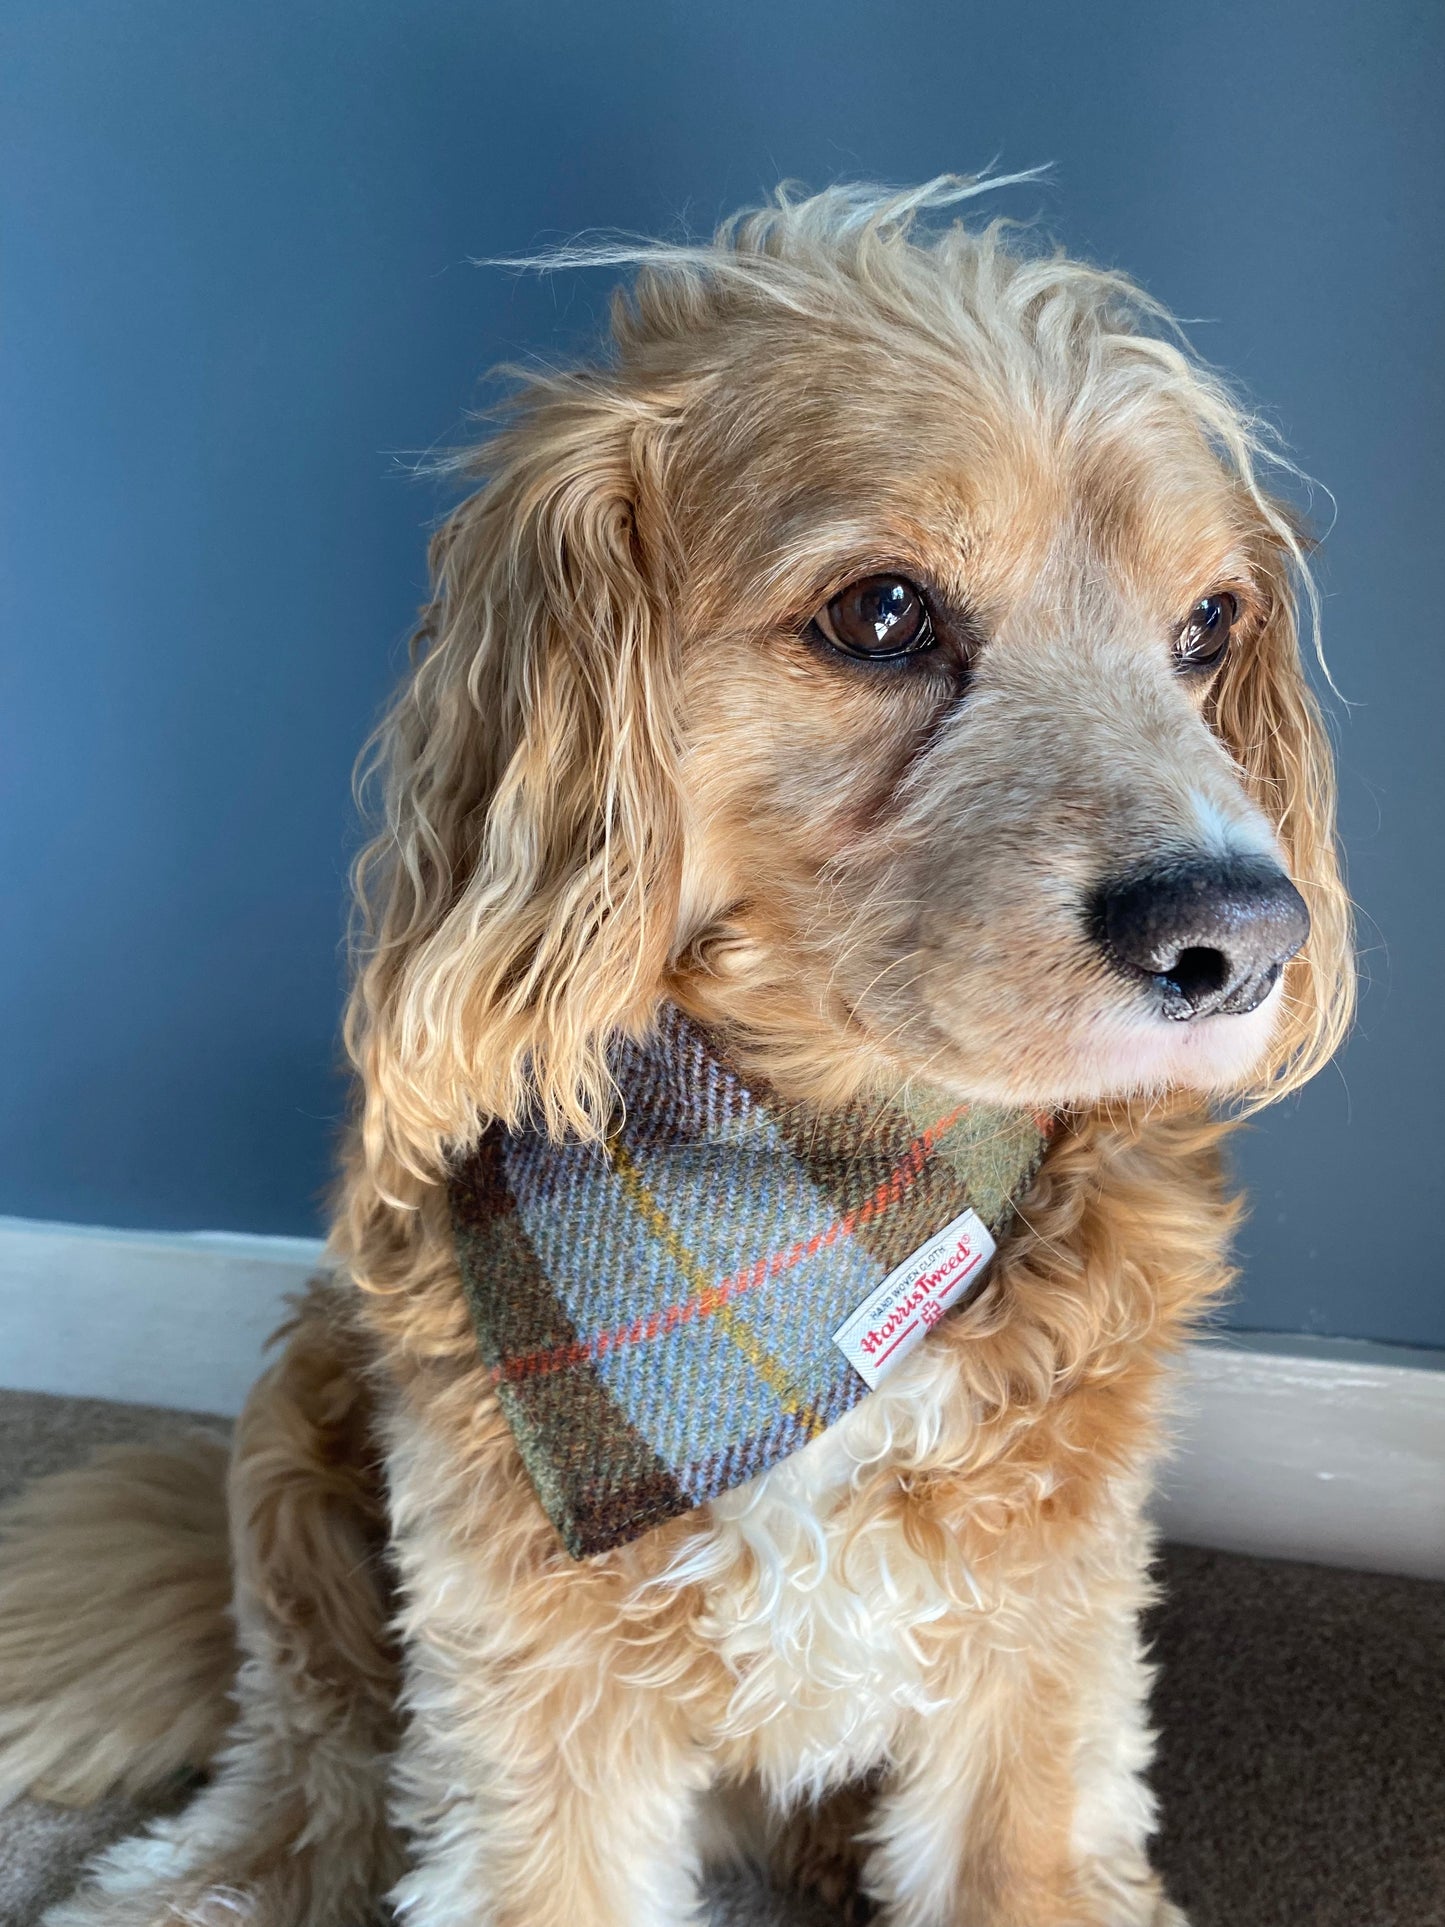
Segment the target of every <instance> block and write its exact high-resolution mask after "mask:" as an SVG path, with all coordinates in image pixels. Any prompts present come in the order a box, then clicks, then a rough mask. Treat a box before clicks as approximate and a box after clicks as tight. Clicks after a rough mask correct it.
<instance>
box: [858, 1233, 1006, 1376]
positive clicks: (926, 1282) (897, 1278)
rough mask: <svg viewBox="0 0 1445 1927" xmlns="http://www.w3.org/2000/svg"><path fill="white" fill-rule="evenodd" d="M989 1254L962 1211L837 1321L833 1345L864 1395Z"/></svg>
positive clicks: (985, 1236)
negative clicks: (857, 1377) (863, 1386)
mask: <svg viewBox="0 0 1445 1927" xmlns="http://www.w3.org/2000/svg"><path fill="white" fill-rule="evenodd" d="M994 1250H995V1246H994V1242H993V1239H992V1238H991V1237H990V1236H989V1231H988V1226H987V1225H986V1224H985V1223H984V1221H983V1219H982V1218H981V1217H980V1216H979V1215H978V1213H977V1212H976V1211H965V1212H964V1213H963V1215H962V1217H958V1218H955V1219H954V1221H953V1223H952V1224H946V1225H945V1226H944V1227H943V1229H942V1231H938V1232H935V1233H934V1235H933V1236H932V1237H931V1238H930V1239H929V1240H928V1243H927V1244H925V1245H920V1246H919V1247H918V1249H917V1251H915V1252H914V1254H913V1256H912V1257H911V1258H905V1259H904V1260H903V1263H902V1264H901V1265H899V1266H898V1267H897V1269H896V1270H894V1271H890V1272H889V1274H888V1276H887V1277H886V1278H885V1279H884V1280H883V1283H882V1284H881V1285H880V1286H879V1287H878V1289H877V1290H876V1291H872V1292H870V1293H869V1294H868V1296H867V1297H866V1298H865V1299H864V1300H863V1303H862V1304H861V1305H860V1306H859V1307H858V1309H857V1311H855V1312H853V1313H852V1314H851V1316H850V1317H848V1318H846V1319H845V1320H844V1321H843V1323H842V1324H841V1325H840V1326H839V1327H838V1329H837V1331H835V1332H834V1334H833V1343H834V1344H835V1345H836V1346H837V1347H838V1349H839V1351H841V1352H842V1354H843V1356H844V1357H845V1358H846V1359H847V1360H848V1363H849V1364H850V1365H851V1366H852V1367H853V1369H854V1371H856V1372H857V1373H858V1374H859V1375H860V1376H861V1377H862V1378H863V1380H864V1381H865V1382H866V1384H867V1385H868V1387H869V1389H870V1390H872V1389H873V1387H874V1386H876V1385H877V1384H878V1383H879V1381H880V1380H881V1379H884V1378H886V1377H887V1375H888V1373H889V1372H891V1371H892V1370H893V1367H894V1366H895V1365H898V1364H901V1363H902V1361H903V1360H904V1359H905V1358H907V1356H908V1354H909V1353H910V1352H911V1351H913V1350H914V1349H915V1348H916V1347H917V1346H919V1345H921V1344H922V1343H923V1341H924V1339H925V1338H926V1337H927V1336H928V1334H929V1332H930V1331H931V1330H932V1329H933V1327H934V1326H935V1325H936V1324H937V1323H938V1321H939V1319H940V1318H942V1316H943V1314H944V1313H945V1312H946V1311H947V1310H948V1308H949V1307H950V1305H956V1304H957V1303H958V1301H959V1299H960V1298H962V1297H963V1296H964V1294H965V1293H966V1292H967V1290H968V1289H969V1286H970V1285H971V1284H972V1283H973V1281H974V1279H975V1278H977V1276H978V1274H979V1272H980V1271H982V1269H983V1267H984V1266H985V1265H986V1264H987V1263H988V1261H989V1259H990V1258H991V1257H992V1256H993V1254H994Z"/></svg>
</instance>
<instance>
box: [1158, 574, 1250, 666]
mask: <svg viewBox="0 0 1445 1927" xmlns="http://www.w3.org/2000/svg"><path fill="white" fill-rule="evenodd" d="M1238 620H1239V603H1238V601H1237V600H1236V598H1235V597H1234V596H1232V595H1230V594H1229V593H1228V592H1227V591H1221V592H1220V593H1219V594H1218V595H1207V596H1204V597H1203V598H1202V599H1201V600H1200V601H1198V602H1196V603H1195V605H1194V607H1193V608H1192V609H1191V610H1190V611H1189V615H1188V618H1187V620H1186V621H1185V623H1184V626H1183V628H1182V629H1180V631H1179V635H1178V637H1177V639H1176V641H1175V644H1174V655H1175V659H1176V660H1177V661H1178V663H1179V664H1180V666H1181V668H1184V669H1212V668H1213V667H1214V666H1215V664H1216V663H1217V662H1220V661H1222V660H1223V657H1224V652H1225V650H1226V649H1227V648H1228V647H1229V633H1230V631H1231V630H1232V629H1233V627H1234V625H1235V623H1236V622H1238Z"/></svg>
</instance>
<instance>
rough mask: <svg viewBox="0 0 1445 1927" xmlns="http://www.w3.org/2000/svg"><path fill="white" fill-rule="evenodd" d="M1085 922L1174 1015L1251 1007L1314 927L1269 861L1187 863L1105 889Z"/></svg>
mask: <svg viewBox="0 0 1445 1927" xmlns="http://www.w3.org/2000/svg"><path fill="white" fill-rule="evenodd" d="M1089 918H1090V926H1091V929H1092V933H1093V936H1094V939H1095V941H1096V942H1097V943H1098V944H1099V946H1100V948H1101V949H1102V950H1103V951H1104V952H1105V954H1106V955H1107V956H1108V957H1109V959H1110V961H1111V962H1113V963H1114V964H1116V965H1117V966H1119V967H1121V968H1123V969H1124V970H1125V971H1127V972H1128V974H1129V975H1130V976H1133V977H1136V978H1143V979H1144V980H1146V982H1147V983H1148V984H1149V986H1150V988H1151V990H1152V992H1153V993H1154V995H1155V996H1156V997H1157V999H1158V1003H1157V1008H1158V1009H1159V1010H1160V1012H1161V1013H1162V1014H1163V1015H1164V1016H1166V1017H1176V1018H1188V1017H1205V1016H1209V1015H1211V1014H1212V1013H1215V1012H1219V1013H1223V1014H1228V1015H1238V1014H1240V1013H1241V1012H1244V1011H1248V1010H1253V1009H1255V1008H1256V1006H1257V1005H1259V1004H1261V1003H1263V1001H1264V999H1265V998H1266V997H1267V996H1268V995H1269V993H1270V991H1271V990H1272V989H1273V987H1274V985H1275V983H1276V982H1277V981H1278V979H1279V974H1280V971H1281V970H1282V969H1283V967H1284V965H1285V964H1286V963H1287V962H1288V960H1289V959H1290V958H1291V957H1292V956H1293V955H1294V954H1295V952H1296V951H1297V950H1298V949H1299V947H1300V945H1301V944H1302V943H1303V942H1304V940H1305V938H1306V937H1307V936H1308V935H1309V928H1310V920H1309V912H1308V911H1307V910H1306V908H1305V904H1304V899H1303V898H1302V897H1301V896H1300V894H1299V892H1298V890H1296V889H1295V887H1294V885H1293V884H1292V883H1291V882H1290V880H1289V878H1288V877H1287V876H1286V875H1285V874H1284V872H1283V870H1281V869H1280V867H1279V865H1278V864H1277V863H1273V862H1271V861H1270V860H1269V859H1268V858H1266V857H1192V858H1183V859H1180V860H1178V861H1176V862H1174V863H1171V864H1168V865H1165V866H1162V867H1161V868H1159V869H1157V870H1149V871H1146V872H1144V873H1143V874H1136V875H1134V876H1130V877H1125V878H1121V879H1119V880H1117V881H1112V882H1108V883H1105V884H1103V885H1102V886H1101V887H1100V888H1099V889H1098V890H1097V891H1096V892H1095V893H1094V897H1093V899H1092V902H1091V905H1090V911H1089Z"/></svg>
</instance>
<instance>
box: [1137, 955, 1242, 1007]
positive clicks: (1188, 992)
mask: <svg viewBox="0 0 1445 1927" xmlns="http://www.w3.org/2000/svg"><path fill="white" fill-rule="evenodd" d="M1150 974H1151V975H1152V974H1154V973H1152V972H1151V973H1150ZM1158 974H1159V975H1160V976H1161V977H1166V978H1167V979H1168V980H1169V982H1170V983H1171V984H1172V985H1173V986H1174V988H1175V989H1176V990H1177V991H1178V992H1179V994H1180V996H1181V997H1184V998H1186V999H1187V1000H1188V1001H1189V1003H1190V1004H1191V1005H1193V1006H1194V1007H1195V1008H1197V1007H1198V1005H1199V1003H1200V1001H1201V1000H1202V999H1203V998H1205V997H1213V996H1214V995H1215V994H1216V993H1217V992H1219V991H1221V990H1223V988H1224V986H1225V985H1226V984H1227V983H1228V982H1229V959H1228V958H1227V957H1226V956H1225V954H1224V952H1223V951H1222V950H1204V949H1200V948H1198V947H1192V948H1190V949H1188V950H1181V951H1180V953H1179V955H1178V957H1177V959H1176V960H1175V961H1174V963H1173V964H1171V965H1170V967H1169V969H1168V970H1163V971H1160V972H1159V973H1158Z"/></svg>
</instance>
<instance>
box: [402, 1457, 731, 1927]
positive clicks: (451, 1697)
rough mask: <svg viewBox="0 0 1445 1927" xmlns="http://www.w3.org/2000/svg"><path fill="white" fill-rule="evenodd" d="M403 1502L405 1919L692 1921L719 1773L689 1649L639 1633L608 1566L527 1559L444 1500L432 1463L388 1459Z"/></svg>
mask: <svg viewBox="0 0 1445 1927" xmlns="http://www.w3.org/2000/svg"><path fill="white" fill-rule="evenodd" d="M509 1469H510V1468H503V1469H500V1470H499V1477H500V1478H504V1479H505V1478H506V1477H508V1473H509ZM393 1495H394V1500H395V1503H396V1509H397V1513H398V1516H399V1520H400V1530H399V1532H398V1535H397V1552H398V1558H399V1564H400V1566H401V1569H402V1574H403V1580H404V1594H405V1606H404V1612H403V1620H402V1633H403V1641H404V1649H405V1651H404V1665H405V1684H404V1688H403V1705H404V1710H405V1718H406V1729H405V1734H404V1738H403V1742H402V1745H401V1749H400V1753H399V1757H398V1760H397V1763H396V1772H395V1781H394V1784H395V1788H396V1794H395V1801H394V1812H395V1815H396V1818H397V1820H398V1822H399V1823H400V1826H401V1828H402V1831H403V1833H404V1835H405V1836H406V1838H407V1842H408V1848H409V1855H410V1859H411V1870H410V1871H409V1872H408V1873H407V1874H406V1875H405V1876H404V1878H403V1879H402V1881H401V1883H400V1884H399V1886H398V1887H397V1888H396V1890H395V1892H394V1894H393V1896H392V1900H393V1905H394V1906H395V1908H396V1910H397V1913H398V1917H399V1920H400V1922H401V1923H403V1927H685V1924H686V1927H690V1924H691V1923H693V1922H695V1921H696V1920H697V1919H698V1918H699V1913H698V1909H699V1900H698V1839H697V1833H698V1829H697V1826H696V1824H695V1822H696V1810H697V1806H698V1800H699V1796H700V1795H701V1793H702V1792H703V1790H704V1789H705V1788H706V1786H707V1785H708V1784H709V1782H710V1780H711V1777H712V1775H711V1769H710V1767H709V1765H708V1762H707V1760H706V1757H705V1755H704V1753H703V1751H702V1749H701V1748H700V1747H699V1746H697V1745H696V1744H695V1742H694V1740H693V1737H692V1730H691V1727H690V1724H689V1719H688V1708H689V1704H690V1697H689V1694H688V1692H687V1690H686V1683H685V1681H683V1680H681V1679H679V1678H677V1677H675V1676H674V1674H675V1670H676V1669H675V1667H672V1668H671V1670H670V1662H671V1661H673V1660H675V1659H676V1658H677V1649H676V1648H665V1649H664V1651H663V1652H662V1654H661V1655H659V1653H658V1651H657V1650H656V1649H654V1648H652V1647H650V1646H649V1643H648V1641H647V1638H646V1633H645V1629H642V1632H641V1636H639V1628H638V1627H637V1626H636V1625H635V1624H634V1623H632V1622H630V1621H627V1620H626V1619H625V1616H624V1615H623V1614H622V1612H621V1611H620V1610H619V1606H618V1594H617V1591H616V1589H614V1588H613V1587H611V1586H610V1584H609V1582H608V1579H607V1576H606V1575H600V1574H598V1573H596V1572H594V1571H592V1570H589V1569H588V1568H585V1567H583V1568H576V1567H569V1566H568V1565H566V1564H565V1563H561V1562H557V1561H555V1560H553V1559H551V1558H545V1559H544V1558H541V1557H540V1556H535V1555H534V1556H528V1553H525V1552H524V1553H522V1554H520V1555H519V1556H517V1555H518V1535H517V1533H516V1532H515V1530H514V1527H515V1525H516V1513H515V1510H514V1511H512V1512H511V1514H510V1516H509V1517H507V1518H503V1517H501V1516H500V1514H501V1511H502V1508H501V1507H498V1509H497V1511H490V1510H488V1509H486V1508H484V1507H483V1506H480V1505H478V1504H477V1503H476V1502H475V1500H474V1499H473V1500H469V1501H468V1502H467V1503H465V1504H461V1505H454V1504H452V1503H451V1502H450V1496H449V1493H448V1481H447V1479H446V1477H445V1472H444V1468H443V1466H442V1465H440V1464H439V1463H438V1462H437V1461H436V1460H435V1459H433V1458H431V1456H430V1455H429V1454H424V1455H419V1456H418V1457H417V1458H415V1459H412V1458H411V1457H410V1455H409V1454H407V1455H402V1457H401V1458H400V1460H399V1461H398V1462H395V1463H394V1466H393ZM484 1496H485V1497H487V1498H490V1497H492V1496H493V1495H491V1494H489V1493H485V1489H484ZM413 1500H415V1502H416V1503H415V1507H413ZM546 1531H547V1533H548V1535H550V1532H551V1528H550V1527H548V1528H546ZM531 1539H532V1540H534V1541H536V1540H537V1535H536V1534H535V1532H534V1533H532V1534H531ZM538 1543H540V1541H538ZM549 1549H550V1540H549ZM530 1550H531V1548H530V1547H529V1551H530Z"/></svg>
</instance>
